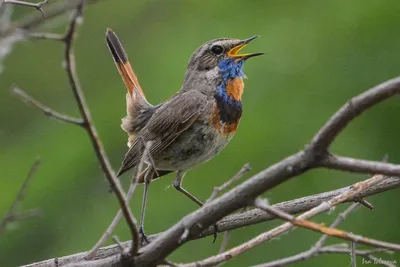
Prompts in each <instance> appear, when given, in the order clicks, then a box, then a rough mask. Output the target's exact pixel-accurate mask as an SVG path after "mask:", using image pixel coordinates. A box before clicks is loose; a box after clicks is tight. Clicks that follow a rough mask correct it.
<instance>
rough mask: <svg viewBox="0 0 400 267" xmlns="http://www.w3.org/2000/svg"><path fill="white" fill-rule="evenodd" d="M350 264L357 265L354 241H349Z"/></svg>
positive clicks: (353, 266) (355, 266) (354, 266)
mask: <svg viewBox="0 0 400 267" xmlns="http://www.w3.org/2000/svg"><path fill="white" fill-rule="evenodd" d="M350 255H351V266H352V267H357V261H356V242H354V241H353V242H351V253H350Z"/></svg>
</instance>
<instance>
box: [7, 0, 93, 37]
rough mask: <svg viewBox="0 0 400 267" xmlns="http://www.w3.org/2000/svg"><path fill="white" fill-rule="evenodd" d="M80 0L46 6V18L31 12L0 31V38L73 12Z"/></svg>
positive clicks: (90, 2)
mask: <svg viewBox="0 0 400 267" xmlns="http://www.w3.org/2000/svg"><path fill="white" fill-rule="evenodd" d="M80 1H81V0H68V1H57V2H55V3H54V4H49V5H47V6H46V16H45V17H44V16H42V14H37V12H33V13H32V14H29V15H28V16H25V17H23V18H22V19H21V20H18V21H14V22H12V23H11V24H10V25H9V26H8V27H6V28H4V29H1V30H0V38H3V37H5V36H8V35H10V34H12V33H14V32H15V31H16V30H17V29H22V30H32V29H34V28H36V27H38V26H40V25H41V24H43V23H44V22H46V21H48V20H50V19H52V18H54V17H57V16H59V15H62V14H65V13H66V12H68V11H70V10H73V9H75V8H76V6H77V5H78V4H79V3H80ZM99 1H100V0H86V4H95V3H97V2H99Z"/></svg>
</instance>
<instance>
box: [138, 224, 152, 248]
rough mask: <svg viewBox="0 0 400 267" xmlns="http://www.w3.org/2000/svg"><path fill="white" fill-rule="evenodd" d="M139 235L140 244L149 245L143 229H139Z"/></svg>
mask: <svg viewBox="0 0 400 267" xmlns="http://www.w3.org/2000/svg"><path fill="white" fill-rule="evenodd" d="M139 234H140V242H141V243H142V244H143V243H146V244H150V242H149V239H148V238H147V236H146V234H145V233H144V229H143V227H140V228H139Z"/></svg>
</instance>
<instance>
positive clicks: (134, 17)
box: [0, 0, 400, 266]
mask: <svg viewBox="0 0 400 267" xmlns="http://www.w3.org/2000/svg"><path fill="white" fill-rule="evenodd" d="M34 11H35V10H33V9H28V8H24V7H17V8H16V12H15V14H14V19H18V18H20V17H21V16H23V15H24V14H26V13H28V12H34ZM399 12H400V4H399V2H398V1H385V0H381V1H376V0H363V1H361V0H359V1H351V2H349V1H344V0H340V1H316V0H315V1H311V0H310V1H261V0H260V1H245V0H242V1H211V0H208V1H184V0H181V1H130V0H124V1H100V3H99V4H96V5H93V6H90V7H88V8H87V9H86V11H85V19H84V23H83V25H82V26H81V28H80V29H79V35H78V39H77V41H76V45H75V53H76V58H77V68H78V73H79V76H80V79H81V83H82V86H83V88H84V92H85V94H86V97H87V100H88V104H89V106H90V109H91V112H92V115H93V119H94V121H95V123H96V126H97V128H98V130H99V133H100V136H101V138H102V140H103V142H104V145H105V148H106V150H107V152H108V155H109V157H110V160H111V162H112V163H113V166H114V168H115V169H117V168H118V167H119V164H120V162H121V160H122V158H123V155H124V153H125V152H126V149H127V148H126V135H125V133H124V132H123V131H122V130H120V126H119V125H120V118H121V117H123V116H124V113H125V88H124V86H123V83H122V81H121V79H120V78H119V76H118V73H117V71H116V69H115V67H114V64H113V62H112V59H111V57H110V55H109V52H108V50H107V47H106V45H105V41H104V33H105V29H106V28H107V27H111V28H113V29H114V30H115V32H116V33H117V34H118V35H119V37H120V38H121V39H122V41H123V43H124V45H125V47H126V50H127V52H128V53H129V56H130V60H131V62H132V65H133V66H134V68H135V71H136V72H137V74H138V77H139V79H140V82H141V85H142V87H143V88H144V89H145V91H146V93H147V97H148V99H149V100H150V101H151V102H152V103H159V102H160V101H163V100H165V99H167V98H168V97H169V96H171V95H172V94H173V93H174V92H176V91H177V90H179V88H180V85H181V82H182V80H183V73H184V71H185V66H186V63H187V61H188V59H189V57H190V55H191V53H192V52H193V51H194V49H195V48H197V47H198V46H200V45H201V44H202V43H204V42H205V41H207V40H210V39H214V38H218V37H237V38H246V37H249V36H253V35H258V34H259V35H261V36H262V38H260V39H258V40H257V41H255V42H254V43H252V44H251V45H250V46H249V47H248V48H246V50H247V51H255V52H258V51H263V52H266V54H265V55H264V56H263V57H259V58H256V59H254V60H249V62H247V63H246V66H245V72H246V74H247V76H248V78H249V79H248V80H247V81H246V90H245V91H246V92H245V94H244V101H243V102H244V117H243V119H242V122H241V125H240V127H239V131H238V133H237V134H236V137H235V138H234V139H233V141H232V142H231V143H230V145H228V147H227V148H226V149H225V150H224V151H223V152H222V153H221V154H220V155H219V156H218V157H216V158H215V159H213V160H212V161H210V162H209V163H207V164H204V165H203V166H201V167H198V168H196V169H194V170H193V171H191V172H189V173H188V175H187V176H186V179H185V183H184V185H185V187H186V188H187V189H188V190H189V191H190V192H192V193H193V194H194V195H196V196H198V197H199V198H200V199H206V198H207V197H208V196H209V194H210V193H211V191H212V188H213V186H215V185H219V184H222V183H223V182H224V181H225V180H227V179H228V178H230V177H231V176H232V175H234V173H236V172H237V171H238V170H239V169H240V168H241V167H242V165H243V164H244V163H246V162H250V163H251V165H252V167H253V169H252V171H251V173H250V174H247V175H246V178H248V177H250V176H251V175H252V174H255V173H257V172H258V171H260V170H263V169H264V168H267V167H268V166H269V165H271V164H272V163H274V162H277V161H279V160H280V159H282V158H284V157H285V156H287V155H289V154H291V153H293V152H296V151H298V150H300V149H302V148H303V147H304V145H306V144H307V142H309V140H310V139H311V138H312V136H313V134H314V133H315V132H316V131H317V130H318V129H319V127H321V126H322V125H323V124H324V122H325V121H326V120H327V119H328V118H329V117H330V116H331V115H332V114H333V113H334V112H335V111H336V110H337V109H338V108H339V107H340V106H341V105H342V104H343V103H345V102H346V101H347V100H348V99H349V98H350V97H352V96H354V95H357V94H359V93H361V92H363V91H364V90H366V89H368V88H370V87H372V86H374V85H376V84H378V83H380V82H383V81H385V80H387V79H389V78H392V77H394V76H396V75H399V70H400V60H399V47H400V34H399V25H400V17H399ZM67 19H68V16H64V17H62V18H58V19H56V20H55V22H53V23H57V25H58V26H57V29H56V30H54V31H53V32H59V33H62V32H63V31H64V29H65V27H64V25H65V23H66V21H67ZM41 30H42V31H46V25H45V26H44V27H43V28H42V29H41ZM62 61H63V45H62V44H60V43H56V42H54V41H47V40H29V41H26V42H23V43H20V44H18V45H17V46H16V47H14V51H13V53H12V54H11V55H10V56H8V57H7V58H6V60H5V61H4V64H5V69H4V72H3V73H2V74H1V76H0V149H1V153H0V162H1V170H2V175H1V181H0V182H1V194H0V214H4V213H5V212H6V210H7V209H8V207H9V205H10V204H11V202H12V201H13V199H14V197H15V195H16V193H17V191H18V188H19V186H20V185H21V183H22V181H23V179H24V177H25V175H26V172H27V171H28V169H29V166H30V164H31V163H32V162H33V160H34V159H35V157H36V156H37V155H41V157H42V158H43V164H42V166H41V167H40V169H39V171H38V173H37V176H36V178H35V180H34V182H33V183H32V185H31V187H30V188H29V193H28V196H27V198H26V199H25V201H24V202H23V203H21V209H28V208H33V207H40V208H41V209H42V211H43V215H42V216H41V217H38V218H34V219H30V220H27V221H23V222H19V223H14V224H12V225H10V227H9V229H8V231H7V232H6V233H5V234H4V235H3V236H1V237H0V266H16V265H19V264H26V263H30V262H33V261H39V260H44V259H47V258H50V257H56V256H62V255H67V254H72V253H76V252H80V251H85V250H88V249H89V248H91V246H92V245H93V244H94V243H95V241H97V239H98V238H99V237H100V235H101V234H102V233H103V231H104V230H105V228H106V227H107V226H108V224H109V223H110V221H111V219H112V218H113V217H114V215H115V213H116V211H117V208H118V205H117V202H116V200H115V197H114V196H113V195H112V194H109V193H108V185H107V182H106V180H105V178H104V176H103V174H102V172H101V170H100V168H99V165H98V163H97V160H96V158H95V156H94V153H93V151H92V148H91V145H90V142H89V140H88V137H87V136H86V133H85V132H84V131H82V129H79V128H78V127H74V126H71V125H67V124H65V123H61V122H59V121H56V120H54V119H49V118H47V117H45V116H44V115H43V114H42V113H41V112H40V111H38V110H36V109H34V108H31V107H28V106H27V105H25V104H23V103H21V101H20V100H19V99H17V98H16V97H15V96H13V95H12V94H11V93H10V87H11V86H12V85H18V86H19V87H21V88H22V89H24V90H26V91H27V92H29V93H30V94H32V95H33V96H34V97H36V98H37V99H39V100H41V101H42V102H43V103H46V104H48V105H49V106H50V107H52V108H54V109H56V110H58V111H60V112H65V113H67V114H71V115H78V111H77V107H76V105H75V102H74V100H73V97H72V94H71V90H70V88H69V85H68V83H67V79H66V75H65V71H64V69H63V67H62ZM399 109H400V105H399V98H398V97H394V98H392V99H391V100H389V101H387V102H385V103H384V104H381V105H378V106H377V107H374V108H373V109H372V110H370V111H368V112H366V113H365V114H363V115H362V116H360V117H359V118H358V119H357V120H356V121H354V122H353V123H351V125H349V127H348V128H347V129H346V130H345V131H344V132H343V133H342V134H341V135H340V137H339V138H338V139H337V141H336V142H335V143H334V145H333V147H332V151H333V152H335V153H339V154H343V155H347V156H354V157H360V158H365V159H371V160H380V159H381V158H382V157H383V155H384V154H388V155H389V159H390V161H391V162H395V163H396V162H397V163H399V162H400V153H399V145H400V141H399V133H400V119H399V111H400V110H399ZM127 176H129V175H126V177H124V178H123V179H122V181H123V182H124V185H125V186H127V185H128V180H129V178H128V177H127ZM246 178H245V179H246ZM364 178H366V176H364V175H351V174H347V173H341V172H335V171H326V170H315V171H311V172H309V173H307V174H305V175H302V176H301V177H297V178H295V179H293V180H291V181H289V182H286V183H284V184H282V185H280V186H278V187H277V188H275V189H274V190H272V191H270V192H267V193H266V194H265V197H267V198H268V199H269V200H270V202H272V203H276V202H279V201H284V200H289V199H293V198H296V197H300V196H305V195H309V194H313V193H318V192H323V191H327V190H332V189H336V188H339V187H341V186H345V185H349V184H351V183H353V182H355V181H359V180H361V179H364ZM172 180H173V177H172V176H171V175H169V176H167V177H165V178H162V179H161V180H159V181H157V182H155V183H153V184H152V186H151V189H150V194H149V201H148V211H147V214H146V230H147V233H148V234H152V233H157V232H159V231H163V230H165V229H167V228H169V227H170V226H171V225H173V224H174V223H175V222H177V221H178V220H179V219H180V218H182V216H184V215H185V214H188V213H189V212H191V211H193V210H195V209H196V206H195V205H194V204H193V203H192V202H190V201H189V200H187V199H186V198H185V197H184V196H183V195H181V194H179V193H177V192H176V190H175V189H174V188H171V187H170V185H171V183H172ZM141 189H142V187H141V186H140V187H139V188H138V191H137V193H136V194H135V196H134V198H133V200H132V202H131V204H132V207H133V210H134V213H135V214H136V216H138V215H139V210H140V204H141V197H142V192H141V191H142V190H141ZM399 200H400V198H399V191H398V190H394V191H391V192H387V193H383V194H380V195H379V196H376V197H371V198H370V201H371V202H372V203H373V204H374V205H375V207H376V208H375V210H374V211H369V210H367V209H365V208H361V209H359V210H358V211H357V212H356V213H354V214H352V215H351V216H349V218H348V219H347V220H346V222H345V223H344V224H342V225H341V228H344V229H346V230H348V231H351V232H356V233H359V234H363V235H366V236H370V237H373V238H377V239H382V240H387V241H390V242H397V243H399V242H400V228H399V227H398V222H399V221H400V213H399V207H398V203H399ZM177 203H179V205H177ZM343 208H344V207H340V208H338V209H337V210H334V211H333V212H332V213H330V214H329V215H322V216H320V217H317V218H316V219H315V220H316V221H318V222H324V223H326V224H329V223H330V222H331V221H333V220H334V218H335V216H336V215H337V214H338V213H339V212H340V211H341V210H343ZM277 223H278V222H269V223H262V224H259V225H256V226H252V227H248V228H244V229H240V230H237V231H234V232H233V233H232V234H231V237H232V239H231V243H230V246H234V245H237V244H239V243H241V242H243V241H245V240H247V239H249V238H251V237H254V236H255V235H256V234H257V233H260V232H262V231H265V230H267V229H270V228H271V227H272V226H274V225H277ZM116 234H117V235H118V236H119V238H120V239H121V240H126V239H128V238H129V231H128V230H127V228H126V226H125V223H124V222H121V223H120V226H119V227H118V229H117V231H116ZM317 238H318V235H317V234H315V233H310V232H308V231H305V230H302V229H298V230H296V231H292V232H290V234H288V235H284V236H282V237H281V238H280V239H278V240H274V241H272V242H270V243H267V244H263V245H261V246H259V247H257V248H256V249H254V250H253V251H251V252H249V253H245V254H244V255H241V256H240V257H238V258H237V259H235V260H232V261H231V262H229V263H228V264H226V266H248V265H251V264H257V263H261V262H264V261H269V260H273V259H277V258H279V257H284V256H289V255H292V254H296V253H298V252H300V251H302V250H306V249H308V248H309V247H311V246H312V245H313V243H314V242H315V241H316V240H317ZM221 240H222V236H221V237H220V238H219V239H218V241H217V243H216V244H212V238H211V237H210V238H205V239H202V240H199V241H196V242H190V243H188V244H187V245H185V246H183V247H182V248H180V249H178V250H177V251H176V252H174V253H173V254H172V255H171V257H170V260H172V261H177V262H187V261H193V260H196V259H201V258H203V257H206V256H209V255H212V254H215V253H216V252H217V251H218V248H219V244H218V243H219V242H221ZM332 241H338V240H331V242H332ZM339 242H341V241H340V240H339ZM108 244H111V241H110V242H109V243H108ZM381 256H382V257H385V258H388V259H396V258H397V260H398V262H399V260H400V259H399V256H398V255H392V256H387V255H381ZM359 263H361V262H359ZM349 264H350V257H349V256H347V255H324V256H319V257H316V258H314V259H312V260H309V261H307V262H304V263H298V264H296V266H321V265H324V266H349Z"/></svg>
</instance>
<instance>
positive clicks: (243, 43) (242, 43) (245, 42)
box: [228, 35, 264, 59]
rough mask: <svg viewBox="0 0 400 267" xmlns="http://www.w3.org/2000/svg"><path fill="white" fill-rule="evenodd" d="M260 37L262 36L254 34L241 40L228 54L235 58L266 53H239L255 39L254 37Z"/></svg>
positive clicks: (246, 57) (245, 57)
mask: <svg viewBox="0 0 400 267" xmlns="http://www.w3.org/2000/svg"><path fill="white" fill-rule="evenodd" d="M258 37H260V36H259V35H256V36H253V37H250V38H248V39H245V40H242V41H240V42H239V44H237V45H236V46H234V47H233V48H232V49H231V50H229V52H228V56H230V57H233V58H240V59H248V58H251V57H255V56H261V55H264V53H248V54H238V53H239V51H240V50H242V49H243V48H245V47H246V46H247V45H248V44H249V43H250V42H251V41H253V40H254V39H257V38H258Z"/></svg>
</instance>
